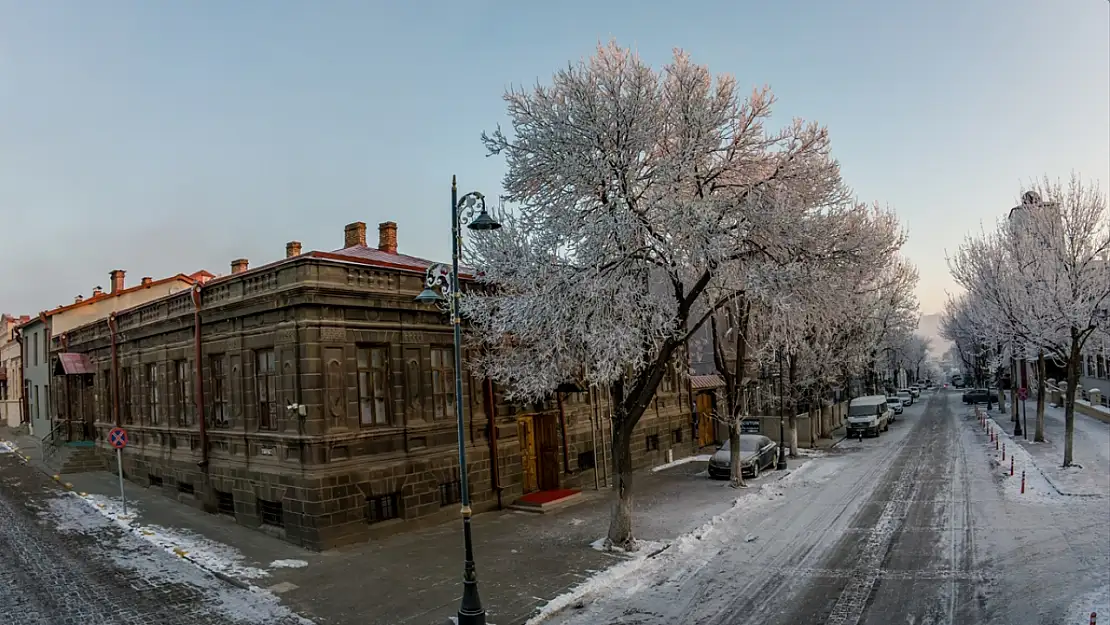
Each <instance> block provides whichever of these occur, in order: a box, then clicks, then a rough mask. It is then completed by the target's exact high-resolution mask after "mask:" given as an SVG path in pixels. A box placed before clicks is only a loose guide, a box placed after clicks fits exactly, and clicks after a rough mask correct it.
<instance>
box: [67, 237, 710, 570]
mask: <svg viewBox="0 0 1110 625" xmlns="http://www.w3.org/2000/svg"><path fill="white" fill-rule="evenodd" d="M429 264H430V263H429V261H426V260H422V259H419V258H414V257H411V256H407V255H404V254H400V253H398V251H397V225H396V224H395V223H393V222H386V223H383V224H381V225H380V226H379V243H378V245H377V247H371V246H368V245H367V244H366V226H365V224H363V223H361V222H358V223H354V224H350V225H348V226H347V227H346V228H345V230H344V246H343V247H342V248H341V249H338V250H335V251H333V252H318V251H317V252H305V253H302V250H301V245H300V243H298V242H290V243H289V244H288V245H287V246H286V255H285V258H283V259H282V260H279V261H276V262H273V263H269V264H266V265H263V266H260V267H255V268H250V267H249V266H248V261H247V260H246V259H239V260H236V261H233V262H232V266H231V273H230V274H229V275H224V276H219V277H216V278H213V279H211V280H208V281H207V282H205V283H203V284H197V285H195V286H194V287H193V288H192V289H191V290H190V291H187V292H181V293H176V294H173V295H169V296H167V297H163V298H161V299H158V300H155V301H152V302H149V303H146V304H143V305H140V306H136V307H134V308H131V309H128V310H122V311H119V312H117V313H115V314H113V315H112V316H110V317H109V319H108V320H105V321H99V322H94V323H91V324H87V325H84V326H80V327H76V328H73V329H71V330H70V331H68V332H66V333H64V334H63V335H60V336H57V337H54V338H53V339H52V344H53V347H54V349H56V350H58V353H57V354H56V357H55V359H56V361H58V362H65V361H70V362H74V363H81V364H79V368H81V369H83V370H88V371H90V372H91V373H90V374H89V375H88V378H87V380H88V388H89V389H91V390H90V393H91V395H89V396H88V397H86V398H85V401H86V405H87V406H91V407H92V409H93V411H94V413H95V428H96V430H97V431H98V437H97V438H98V439H99V442H98V446H99V448H100V449H101V450H102V451H104V452H110V450H109V449H108V447H107V444H106V440H105V439H106V437H105V433H106V431H107V430H108V429H110V428H111V427H112V426H113V425H116V424H119V425H121V426H123V427H124V428H126V429H127V430H128V433H129V439H130V441H129V444H128V446H127V448H126V449H125V450H124V453H123V461H124V471H125V475H126V476H127V477H128V479H131V480H133V481H136V482H138V483H141V484H145V485H148V486H151V487H157V488H161V489H163V490H164V491H165V493H166V494H167V495H170V496H174V497H177V498H178V499H180V500H182V501H186V502H189V503H191V504H193V505H196V506H198V507H201V508H203V509H205V510H207V511H209V512H212V513H217V514H225V515H229V516H232V517H234V518H235V520H236V521H237V522H239V523H241V524H243V525H247V526H251V527H258V528H260V529H263V530H264V531H267V532H269V533H272V534H275V535H277V536H280V537H282V538H284V539H285V540H287V541H289V542H292V543H295V544H298V545H302V546H305V547H308V548H311V549H327V548H331V547H336V546H340V545H343V544H347V543H352V542H357V541H364V540H366V539H368V538H371V537H374V536H376V535H381V534H384V533H391V532H395V531H398V530H399V529H402V528H407V527H413V526H415V525H422V524H430V523H437V522H442V521H445V520H448V519H453V518H456V517H457V515H458V506H457V504H458V502H459V499H460V482H459V470H458V469H459V467H458V455H457V453H458V452H457V450H458V444H457V440H456V436H457V428H456V421H455V417H454V385H453V379H454V371H453V351H452V350H453V347H452V333H451V328H450V326H449V325H448V324H447V320H446V318H445V316H444V315H443V314H442V313H441V311H439V310H438V309H437V308H435V307H432V306H429V305H424V304H418V303H416V302H414V301H413V300H414V297H415V296H416V295H417V294H418V293H419V292H420V291H421V290H422V288H423V284H424V272H425V270H426V268H427V267H428V266H429ZM464 288H465V287H464ZM63 346H64V349H63ZM677 387H678V385H677V383H676V382H675V380H674V378H673V377H672V378H670V380H669V381H668V382H667V383H665V387H664V388H662V389H661V392H660V393H659V396H658V398H657V400H656V402H655V406H654V407H653V410H650V411H649V414H648V415H646V416H645V418H644V420H643V422H642V425H641V426H640V430H639V431H640V433H641V436H639V437H638V439H637V441H638V442H637V443H636V445H635V447H636V449H635V458H636V463H637V465H638V466H647V465H650V464H658V463H660V462H662V461H663V460H664V458H665V457H666V456H667V452H668V450H671V451H672V453H677V455H684V454H686V453H689V452H690V451H691V450H692V448H691V447H690V446H689V429H690V416H689V410H688V409H683V405H684V403H685V404H686V405H688V404H689V398H688V397H686V398H685V399H683V398H682V397H680V393H679V389H678V388H677ZM564 390H565V389H564ZM570 391H571V392H559V393H555V394H554V395H553V396H552V398H551V399H550V400H549V401H547V402H545V403H543V404H542V405H537V406H530V407H528V408H527V409H525V408H521V407H516V406H510V405H507V404H506V403H505V402H503V401H501V399H500V394H499V393H498V391H497V389H496V388H495V387H494V385H493V384H491V383H490V382H489V381H484V380H478V379H474V378H472V377H470V376H467V377H466V383H465V384H464V396H463V401H464V402H465V405H464V409H465V428H464V442H465V445H466V450H467V457H468V458H467V459H468V469H469V486H470V492H471V498H472V506H473V508H474V509H475V511H476V512H481V511H486V510H491V509H497V508H500V507H502V506H508V505H511V504H513V503H514V502H516V501H517V500H518V499H520V498H521V497H522V496H524V495H525V494H527V493H529V492H531V491H560V490H562V489H568V488H579V487H583V486H585V487H592V486H594V484H595V483H596V484H599V485H600V484H602V483H603V482H602V478H603V477H605V478H607V477H608V476H607V473H608V471H606V470H605V469H604V468H601V469H600V472H598V470H597V467H599V466H601V465H602V464H603V461H604V459H606V458H608V454H606V453H603V449H604V448H605V447H606V446H607V445H608V443H609V440H610V435H609V428H608V423H609V421H608V413H607V412H608V411H607V407H606V406H605V401H604V398H603V397H601V398H600V399H599V397H600V396H601V395H603V393H598V392H596V391H594V392H580V391H578V390H577V389H570ZM60 401H63V402H66V401H67V400H66V399H65V398H62V399H61V400H60ZM77 409H78V407H77V406H74V405H72V403H70V404H67V405H66V406H65V407H63V408H62V410H63V411H65V412H66V413H72V412H73V411H74V410H77ZM201 416H203V418H201ZM672 448H673V449H672ZM108 457H109V456H107V455H105V456H104V459H105V460H106V459H107V458H108Z"/></svg>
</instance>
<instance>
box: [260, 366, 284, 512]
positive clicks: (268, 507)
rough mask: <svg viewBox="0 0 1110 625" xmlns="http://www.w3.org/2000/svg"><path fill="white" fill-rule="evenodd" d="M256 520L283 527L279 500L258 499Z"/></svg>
mask: <svg viewBox="0 0 1110 625" xmlns="http://www.w3.org/2000/svg"><path fill="white" fill-rule="evenodd" d="M270 353H271V354H272V353H273V352H272V351H271V352H270ZM258 520H259V521H261V522H262V524H263V525H270V526H273V527H285V518H284V515H283V514H282V509H281V502H280V501H266V500H265V499H259V500H258Z"/></svg>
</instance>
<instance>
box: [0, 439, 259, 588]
mask: <svg viewBox="0 0 1110 625" xmlns="http://www.w3.org/2000/svg"><path fill="white" fill-rule="evenodd" d="M0 443H3V444H4V445H6V446H7V447H9V448H11V449H12V450H13V453H12V455H14V456H15V457H16V458H18V459H19V462H20V463H21V464H23V465H24V466H32V467H34V468H36V469H39V470H41V471H42V472H43V473H45V474H46V475H49V476H50V479H52V480H54V481H55V482H57V483H58V485H59V486H61V487H62V489H63V490H64V491H65V492H67V493H69V494H71V495H73V496H74V497H77V498H78V499H80V500H81V501H83V502H85V503H86V504H91V503H92V502H90V501H89V500H88V499H85V497H84V495H86V493H83V492H82V493H78V492H75V491H74V490H73V484H71V483H70V482H63V481H62V476H61V475H60V474H57V473H50V472H49V471H46V470H44V469H43V468H42V467H38V466H35V465H34V463H32V462H31V457H30V456H28V455H25V454H23V453H21V451H20V448H19V446H18V445H16V444H15V443H14V442H12V441H9V440H5V439H2V438H0ZM101 516H103V515H101ZM105 518H108V517H105ZM109 520H110V521H112V522H113V523H115V520H114V519H110V518H109ZM140 540H142V539H141V538H140ZM144 542H149V541H144ZM150 545H151V546H152V547H157V546H158V545H155V544H154V543H150ZM173 554H174V555H176V556H177V557H179V558H181V559H182V560H185V561H186V562H189V563H190V564H192V565H193V566H195V567H197V568H198V569H200V570H201V571H203V572H205V573H207V574H209V575H211V576H212V577H214V578H216V579H218V580H220V581H222V582H225V583H227V584H230V585H232V586H234V587H236V588H239V589H241V590H248V591H251V592H259V591H261V590H262V589H261V588H258V587H256V586H253V585H251V584H248V583H246V582H244V581H242V580H239V579H236V578H234V577H232V576H230V575H228V574H227V573H224V572H222V571H217V570H215V569H212V568H209V567H207V566H204V565H203V564H201V563H200V562H198V561H196V560H194V559H193V558H190V557H189V552H187V551H185V550H184V549H182V548H181V547H178V546H174V547H173Z"/></svg>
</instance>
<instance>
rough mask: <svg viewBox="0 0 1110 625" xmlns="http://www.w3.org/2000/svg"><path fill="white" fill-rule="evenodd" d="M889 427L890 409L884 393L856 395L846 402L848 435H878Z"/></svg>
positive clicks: (861, 436)
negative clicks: (864, 395)
mask: <svg viewBox="0 0 1110 625" xmlns="http://www.w3.org/2000/svg"><path fill="white" fill-rule="evenodd" d="M889 429H890V409H889V408H887V404H886V395H868V396H866V397H857V398H855V399H853V400H852V401H851V402H849V403H848V436H849V437H852V436H858V437H859V438H863V436H864V434H871V435H872V436H878V435H879V432H883V431H886V430H889Z"/></svg>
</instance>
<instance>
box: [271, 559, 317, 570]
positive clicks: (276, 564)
mask: <svg viewBox="0 0 1110 625" xmlns="http://www.w3.org/2000/svg"><path fill="white" fill-rule="evenodd" d="M306 566H308V562H305V561H304V560H274V561H273V562H271V563H270V568H271V569H303V568H304V567H306Z"/></svg>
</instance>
